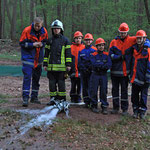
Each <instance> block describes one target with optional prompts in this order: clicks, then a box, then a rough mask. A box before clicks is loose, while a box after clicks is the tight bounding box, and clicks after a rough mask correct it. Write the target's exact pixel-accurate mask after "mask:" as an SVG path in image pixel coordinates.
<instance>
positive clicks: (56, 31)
mask: <svg viewBox="0 0 150 150" xmlns="http://www.w3.org/2000/svg"><path fill="white" fill-rule="evenodd" d="M53 32H54V34H55V35H57V34H59V33H60V32H61V29H60V28H54V29H53Z"/></svg>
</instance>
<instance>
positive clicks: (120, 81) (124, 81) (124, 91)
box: [111, 76, 129, 110]
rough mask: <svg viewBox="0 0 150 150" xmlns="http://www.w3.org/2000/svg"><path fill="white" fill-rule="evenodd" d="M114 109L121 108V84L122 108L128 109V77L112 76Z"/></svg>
mask: <svg viewBox="0 0 150 150" xmlns="http://www.w3.org/2000/svg"><path fill="white" fill-rule="evenodd" d="M111 80H112V97H113V109H116V110H119V106H120V104H119V103H120V102H119V85H121V109H122V110H128V105H129V104H128V82H129V79H128V77H116V76H111Z"/></svg>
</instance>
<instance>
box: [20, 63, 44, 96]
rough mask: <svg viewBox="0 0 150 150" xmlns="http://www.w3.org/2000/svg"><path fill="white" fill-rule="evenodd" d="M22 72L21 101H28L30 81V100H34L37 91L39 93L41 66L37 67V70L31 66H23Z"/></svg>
mask: <svg viewBox="0 0 150 150" xmlns="http://www.w3.org/2000/svg"><path fill="white" fill-rule="evenodd" d="M22 72H23V75H24V77H23V87H22V88H23V89H22V90H23V92H22V97H23V99H24V98H26V99H29V95H30V86H31V81H32V93H31V98H33V99H36V98H37V97H38V91H39V87H40V84H39V80H40V76H41V73H42V65H39V66H38V67H37V68H34V67H33V66H32V65H29V64H23V66H22Z"/></svg>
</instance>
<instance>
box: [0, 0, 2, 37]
mask: <svg viewBox="0 0 150 150" xmlns="http://www.w3.org/2000/svg"><path fill="white" fill-rule="evenodd" d="M1 3H2V1H1V0H0V39H1V38H2V5H1Z"/></svg>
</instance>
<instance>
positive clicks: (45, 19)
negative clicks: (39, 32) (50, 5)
mask: <svg viewBox="0 0 150 150" xmlns="http://www.w3.org/2000/svg"><path fill="white" fill-rule="evenodd" d="M40 4H41V6H42V5H43V3H42V0H40ZM44 4H46V0H44ZM42 10H43V16H44V25H45V28H47V16H46V11H45V9H44V8H42Z"/></svg>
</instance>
